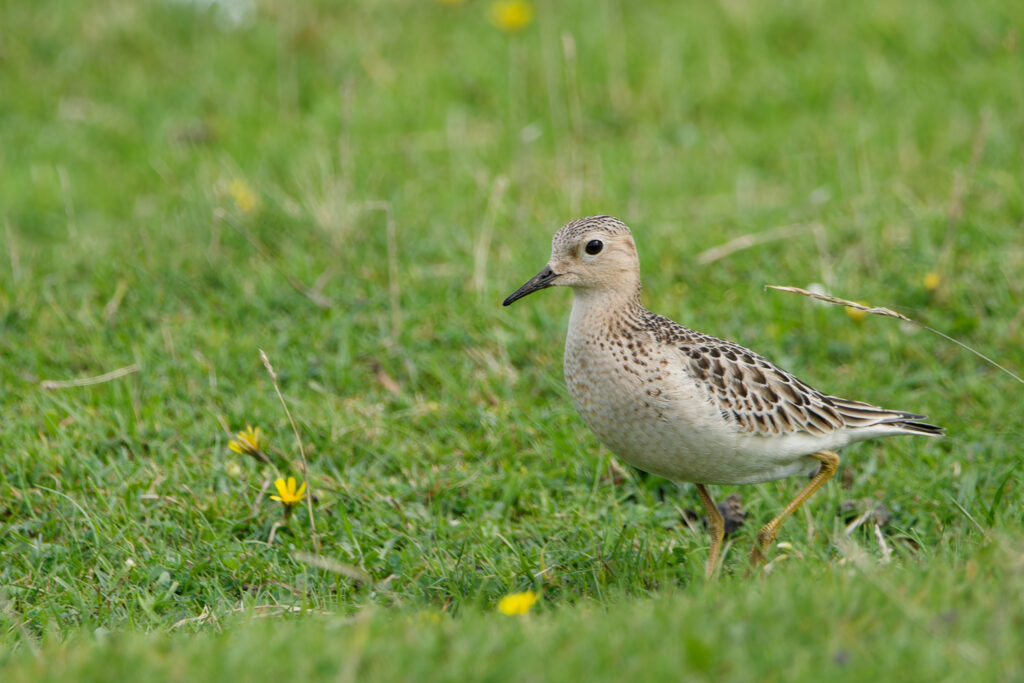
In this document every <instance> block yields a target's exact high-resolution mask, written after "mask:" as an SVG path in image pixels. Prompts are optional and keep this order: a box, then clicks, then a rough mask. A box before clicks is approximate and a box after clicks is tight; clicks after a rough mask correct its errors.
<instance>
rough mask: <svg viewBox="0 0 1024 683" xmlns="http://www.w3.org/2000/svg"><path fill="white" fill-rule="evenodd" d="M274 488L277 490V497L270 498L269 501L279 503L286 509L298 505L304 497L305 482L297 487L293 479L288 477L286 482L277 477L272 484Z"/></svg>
mask: <svg viewBox="0 0 1024 683" xmlns="http://www.w3.org/2000/svg"><path fill="white" fill-rule="evenodd" d="M274 487H275V488H276V489H277V495H276V496H271V497H270V499H271V500H279V501H281V504H282V505H284V506H285V507H286V508H291V507H292V506H294V505H298V504H299V503H301V502H302V499H303V498H305V497H306V482H302V485H301V486H299V485H298V482H296V481H295V477H288V481H287V482H286V481H285V480H284V479H281V478H280V477H278V479H277V481H275V482H274Z"/></svg>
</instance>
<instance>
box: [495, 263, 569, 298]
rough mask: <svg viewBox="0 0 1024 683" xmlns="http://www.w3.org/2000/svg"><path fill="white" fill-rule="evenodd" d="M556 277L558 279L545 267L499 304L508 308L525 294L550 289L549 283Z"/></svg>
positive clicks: (556, 274) (555, 274)
mask: <svg viewBox="0 0 1024 683" xmlns="http://www.w3.org/2000/svg"><path fill="white" fill-rule="evenodd" d="M556 277H558V273H556V272H555V271H553V270H551V268H550V267H548V266H545V267H544V270H542V271H540V272H539V273H537V274H536V275H534V276H533V277H531V278H530V279H529V280H527V281H526V283H525V284H524V285H523V286H522V287H520V288H519V289H517V290H516V291H514V292H512V293H511V294H509V296H508V298H507V299H505V300H504V301H503V302H502V303H501V305H502V306H508V305H509V304H511V303H512V302H513V301H518V300H519V299H522V298H523V297H524V296H526V295H527V294H532V293H533V292H536V291H537V290H538V289H544V288H545V287H550V286H551V283H552V282H553V281H554V279H555V278H556Z"/></svg>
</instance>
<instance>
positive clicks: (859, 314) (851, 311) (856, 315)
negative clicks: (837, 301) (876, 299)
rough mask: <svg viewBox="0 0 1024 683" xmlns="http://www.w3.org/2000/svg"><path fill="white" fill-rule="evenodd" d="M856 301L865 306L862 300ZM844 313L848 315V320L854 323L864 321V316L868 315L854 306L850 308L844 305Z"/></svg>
mask: <svg viewBox="0 0 1024 683" xmlns="http://www.w3.org/2000/svg"><path fill="white" fill-rule="evenodd" d="M857 303H859V304H860V305H861V306H867V304H866V303H864V302H863V301H858V302H857ZM846 315H848V316H850V320H852V321H853V322H855V323H862V322H864V318H866V317H868V314H867V313H865V312H864V311H860V310H857V309H856V308H850V307H849V306H847V307H846Z"/></svg>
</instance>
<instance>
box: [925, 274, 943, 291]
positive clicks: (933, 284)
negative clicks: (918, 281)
mask: <svg viewBox="0 0 1024 683" xmlns="http://www.w3.org/2000/svg"><path fill="white" fill-rule="evenodd" d="M922 284H923V285H924V288H925V289H927V290H928V291H929V292H934V291H935V290H936V289H938V288H939V285H941V284H942V278H941V277H939V274H938V273H936V272H935V271H932V272H930V273H928V274H927V275H925V276H924V280H923V281H922Z"/></svg>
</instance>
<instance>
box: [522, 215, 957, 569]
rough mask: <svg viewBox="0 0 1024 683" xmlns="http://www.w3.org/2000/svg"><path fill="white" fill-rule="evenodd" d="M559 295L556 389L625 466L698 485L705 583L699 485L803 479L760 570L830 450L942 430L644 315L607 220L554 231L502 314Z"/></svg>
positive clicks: (819, 480)
mask: <svg viewBox="0 0 1024 683" xmlns="http://www.w3.org/2000/svg"><path fill="white" fill-rule="evenodd" d="M559 286H562V287H571V288H572V290H573V294H574V296H573V303H572V312H571V313H570V315H569V326H568V331H567V333H566V338H565V356H564V374H565V383H566V386H567V388H568V390H569V396H570V397H571V399H572V403H573V405H574V406H575V407H576V410H577V412H578V413H579V415H580V417H582V419H583V421H584V422H585V423H586V424H587V426H588V427H589V428H590V429H591V430H592V431H593V432H594V434H595V435H597V437H598V439H599V440H600V441H601V442H602V443H604V444H605V445H606V446H607V447H608V448H609V450H611V451H612V453H614V454H615V455H616V456H617V457H619V458H620V459H622V460H624V461H625V462H627V463H629V464H630V465H632V466H634V467H636V468H638V469H640V470H643V471H646V472H649V473H651V474H655V475H658V476H661V477H664V478H666V479H669V480H672V481H674V482H676V483H678V484H684V483H693V484H695V485H696V489H697V494H698V496H699V498H700V501H701V505H702V506H703V508H704V510H705V512H706V513H707V518H708V530H709V533H710V537H711V541H710V548H709V551H708V559H707V562H706V565H705V575H706V576H707V577H708V578H709V579H710V578H712V577H713V576H715V575H716V570H717V567H718V560H719V554H720V552H721V548H722V541H723V538H724V535H725V525H724V520H723V518H722V514H721V512H720V511H719V510H718V507H717V506H716V505H715V502H714V499H713V498H712V496H711V494H710V493H709V491H708V486H709V485H716V484H718V485H720V484H758V483H762V482H767V481H774V480H778V479H783V478H786V477H790V476H794V475H800V474H802V475H806V476H807V477H809V478H810V481H809V482H807V484H806V485H805V486H804V487H803V489H802V490H801V491H800V492H799V493H798V494H797V495H796V496H795V497H794V498H793V499H792V501H790V503H789V504H788V505H786V506H785V507H784V508H783V509H782V511H781V512H779V514H777V515H776V516H775V517H774V518H773V519H772V520H771V521H770V522H768V523H767V524H765V525H764V526H762V527H761V528H760V529H759V530H758V532H757V537H756V541H755V545H754V548H753V550H752V551H751V554H750V564H751V566H752V567H757V566H758V565H760V564H761V563H762V562H764V561H765V559H766V557H767V555H768V553H769V550H770V548H771V545H772V544H773V543H774V542H775V540H776V539H777V537H778V531H779V527H780V526H781V525H782V523H783V522H784V521H785V520H786V519H787V518H788V517H789V516H791V515H792V514H793V513H794V512H795V511H796V510H797V509H798V508H799V507H800V506H801V505H803V504H804V502H806V501H807V500H808V499H809V498H810V497H811V496H813V495H814V493H815V492H817V491H818V489H819V488H821V487H822V486H823V485H824V484H825V483H826V482H827V481H828V480H829V479H831V478H832V476H833V475H834V474H835V472H836V469H837V468H838V466H839V455H838V454H837V453H836V450H838V449H840V448H842V447H844V446H846V445H848V444H851V443H854V442H856V441H863V440H865V439H874V438H878V437H887V436H896V435H901V434H916V435H925V436H942V435H943V434H944V433H945V430H944V429H943V428H942V427H937V426H935V425H932V424H928V423H927V422H923V421H922V420H925V419H927V418H926V417H925V416H924V415H918V414H916V413H910V412H905V411H902V410H888V409H886V408H880V407H878V406H876V405H873V404H870V403H864V402H861V401H853V400H849V399H845V398H840V397H838V396H832V395H829V394H826V393H824V392H821V391H819V390H817V389H815V388H813V387H812V386H810V385H809V384H807V383H805V382H803V381H801V380H800V379H798V378H797V377H796V376H794V375H793V374H791V373H790V372H788V371H786V370H784V369H782V368H781V367H779V366H778V365H776V364H774V363H772V362H771V361H769V360H768V359H766V358H764V357H763V356H761V355H759V354H757V353H755V352H753V351H751V350H749V349H747V348H745V347H743V346H741V345H739V344H736V343H734V342H731V341H727V340H725V339H719V338H717V337H713V336H710V335H707V334H703V333H701V332H697V331H695V330H691V329H689V328H687V327H684V326H683V325H681V324H679V323H677V322H675V321H673V320H671V319H669V318H667V317H665V316H662V315H658V314H657V313H653V312H651V311H649V310H648V309H647V308H646V307H644V305H643V304H642V303H641V299H640V293H641V283H640V261H639V257H638V255H637V249H636V243H635V242H634V239H633V233H632V232H631V231H630V229H629V227H627V226H626V224H625V223H623V222H622V221H620V220H619V219H617V218H614V217H612V216H589V217H586V218H579V219H577V220H574V221H571V222H569V223H566V224H565V225H564V226H562V227H561V228H560V229H559V230H558V231H557V232H556V233H555V235H554V237H553V238H552V240H551V258H550V259H549V260H548V262H547V265H545V266H544V268H543V269H542V270H541V271H540V272H539V273H537V274H536V275H534V276H533V277H532V278H530V279H529V280H528V281H527V282H526V283H524V284H523V285H522V286H521V287H519V288H518V289H516V290H515V291H514V292H512V294H510V295H509V296H508V297H507V298H506V299H505V300H504V302H503V305H504V306H509V305H511V304H512V303H514V302H516V301H518V300H519V299H522V298H523V297H525V296H527V295H528V294H531V293H533V292H536V291H539V290H541V289H546V288H548V287H559Z"/></svg>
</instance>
